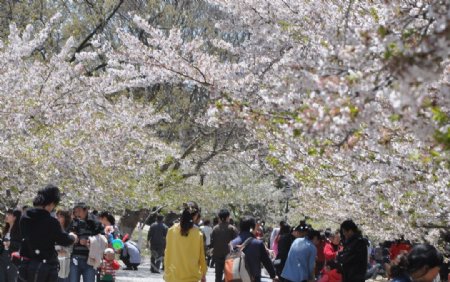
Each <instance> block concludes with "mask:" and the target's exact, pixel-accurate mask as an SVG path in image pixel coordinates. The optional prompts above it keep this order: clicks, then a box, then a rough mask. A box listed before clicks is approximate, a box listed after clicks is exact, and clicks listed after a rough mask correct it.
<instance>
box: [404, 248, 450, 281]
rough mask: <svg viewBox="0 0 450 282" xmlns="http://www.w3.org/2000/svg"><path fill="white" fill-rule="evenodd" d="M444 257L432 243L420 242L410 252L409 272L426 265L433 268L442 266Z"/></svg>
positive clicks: (411, 272)
mask: <svg viewBox="0 0 450 282" xmlns="http://www.w3.org/2000/svg"><path fill="white" fill-rule="evenodd" d="M443 263H444V258H443V256H442V254H441V253H439V251H438V250H436V248H435V247H434V246H432V245H429V244H420V245H417V246H414V247H413V248H412V250H411V251H410V252H409V254H408V272H409V273H410V274H413V273H414V272H416V271H418V270H420V269H421V268H422V267H424V266H428V267H429V268H433V267H436V266H441V265H442V264H443Z"/></svg>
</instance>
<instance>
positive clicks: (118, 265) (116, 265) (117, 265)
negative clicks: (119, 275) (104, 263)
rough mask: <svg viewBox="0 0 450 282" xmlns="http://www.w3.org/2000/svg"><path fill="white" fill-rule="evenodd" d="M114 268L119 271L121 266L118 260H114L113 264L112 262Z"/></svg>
mask: <svg viewBox="0 0 450 282" xmlns="http://www.w3.org/2000/svg"><path fill="white" fill-rule="evenodd" d="M112 268H113V269H114V270H119V268H120V264H119V262H118V261H117V260H113V262H112Z"/></svg>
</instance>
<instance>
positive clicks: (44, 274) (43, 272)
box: [17, 260, 59, 282]
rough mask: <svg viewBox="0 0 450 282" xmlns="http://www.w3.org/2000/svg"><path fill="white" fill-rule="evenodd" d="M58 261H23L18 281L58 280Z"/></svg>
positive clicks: (43, 281) (49, 281)
mask: <svg viewBox="0 0 450 282" xmlns="http://www.w3.org/2000/svg"><path fill="white" fill-rule="evenodd" d="M58 268H59V267H58V263H43V262H42V261H35V260H31V261H27V262H22V263H21V264H20V266H19V278H18V280H17V281H18V282H56V281H57V280H58Z"/></svg>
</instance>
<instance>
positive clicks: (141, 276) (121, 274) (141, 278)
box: [116, 257, 272, 282]
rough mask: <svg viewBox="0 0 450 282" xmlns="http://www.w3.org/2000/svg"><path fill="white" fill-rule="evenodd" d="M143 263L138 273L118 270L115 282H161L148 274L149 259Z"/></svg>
mask: <svg viewBox="0 0 450 282" xmlns="http://www.w3.org/2000/svg"><path fill="white" fill-rule="evenodd" d="M144 260H145V262H144V263H143V264H142V265H140V266H139V270H138V271H130V270H119V271H118V272H117V276H116V281H117V282H149V281H151V282H163V281H164V280H163V275H162V274H154V273H151V272H150V259H149V258H148V257H145V258H144ZM214 280H215V276H214V268H209V269H208V273H207V275H206V281H207V282H214ZM269 281H272V280H271V279H263V280H262V282H269Z"/></svg>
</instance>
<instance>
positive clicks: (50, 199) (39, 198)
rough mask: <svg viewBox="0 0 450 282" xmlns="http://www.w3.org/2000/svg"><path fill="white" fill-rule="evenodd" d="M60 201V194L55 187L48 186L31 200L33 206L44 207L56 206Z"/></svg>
mask: <svg viewBox="0 0 450 282" xmlns="http://www.w3.org/2000/svg"><path fill="white" fill-rule="evenodd" d="M60 201H61V193H60V192H59V188H58V187H56V186H55V185H52V184H49V185H47V186H45V188H43V189H40V190H39V191H38V193H37V195H36V197H35V198H34V200H33V206H35V207H45V206H48V205H50V204H55V205H58V204H59V202H60Z"/></svg>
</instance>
